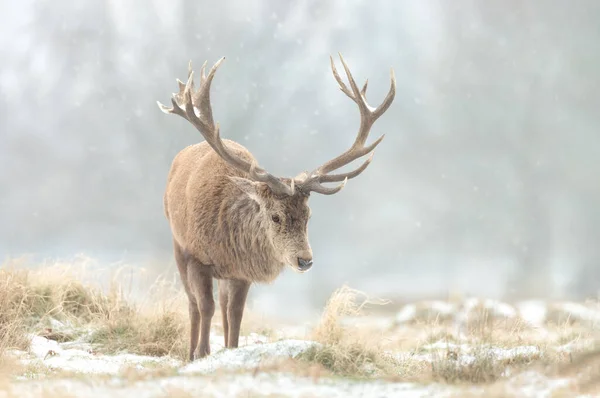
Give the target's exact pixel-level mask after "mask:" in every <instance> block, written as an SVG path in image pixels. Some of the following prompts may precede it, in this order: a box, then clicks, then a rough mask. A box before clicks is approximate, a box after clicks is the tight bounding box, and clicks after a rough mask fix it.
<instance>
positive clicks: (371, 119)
mask: <svg viewBox="0 0 600 398" xmlns="http://www.w3.org/2000/svg"><path fill="white" fill-rule="evenodd" d="M339 56H340V60H341V61H342V65H343V66H344V70H345V71H346V76H348V81H349V82H350V88H351V90H349V89H348V87H347V86H346V84H345V83H344V82H343V81H342V78H341V77H340V75H339V74H338V72H337V70H336V68H335V64H334V63H333V58H331V57H329V58H330V60H331V70H332V72H333V76H334V77H335V80H337V82H338V84H339V86H340V90H342V92H343V93H344V94H346V95H347V96H348V97H349V98H350V99H351V100H352V101H354V102H355V103H356V104H357V105H358V109H359V111H360V128H359V130H358V134H357V136H356V140H354V144H352V146H351V147H350V149H348V150H347V151H346V152H344V153H343V154H341V155H340V156H338V157H336V158H334V159H331V160H330V161H328V162H327V163H324V164H323V165H321V166H320V167H318V168H317V169H315V170H313V171H312V172H310V173H302V174H300V175H299V176H297V177H296V178H295V180H296V187H298V189H301V190H302V191H305V192H310V191H314V192H317V193H321V194H325V195H331V194H334V193H337V192H339V191H340V190H341V189H342V188H344V186H345V185H346V182H347V181H348V180H349V179H352V178H354V177H356V176H358V175H359V174H360V173H362V172H363V171H364V170H365V169H366V168H367V166H369V163H371V160H373V155H374V153H371V156H369V158H368V159H367V160H366V161H365V162H364V163H363V164H362V165H361V166H360V167H358V168H357V169H355V170H353V171H350V172H347V173H340V174H328V173H330V172H332V171H334V170H337V169H339V168H340V167H342V166H345V165H347V164H349V163H350V162H352V161H354V160H356V159H358V158H360V157H362V156H364V155H366V154H368V153H369V152H372V151H373V150H374V149H375V147H376V146H377V145H379V143H380V142H381V140H383V137H384V136H385V134H384V135H382V136H381V137H379V138H378V139H377V140H376V141H375V142H373V143H372V144H371V145H368V146H365V141H366V140H367V137H368V136H369V131H370V130H371V126H372V125H373V123H375V121H376V120H377V119H378V118H379V117H380V116H381V115H383V113H384V112H385V111H386V110H387V109H388V108H389V107H390V105H391V104H392V101H393V100H394V96H395V95H396V78H395V76H394V70H393V69H391V86H390V90H389V92H388V94H387V96H386V97H385V99H384V100H383V102H382V103H381V105H379V106H378V107H377V108H373V107H371V106H370V105H369V104H368V103H367V99H366V97H365V95H366V92H367V84H368V82H369V81H368V80H367V81H366V82H365V85H364V86H363V88H362V89H361V90H359V88H358V86H357V85H356V82H355V81H354V78H353V77H352V74H351V73H350V69H349V68H348V65H346V62H345V61H344V58H343V57H342V54H339ZM340 181H343V182H342V183H341V184H339V185H337V186H335V187H331V188H329V187H325V186H323V185H321V184H322V183H325V182H340Z"/></svg>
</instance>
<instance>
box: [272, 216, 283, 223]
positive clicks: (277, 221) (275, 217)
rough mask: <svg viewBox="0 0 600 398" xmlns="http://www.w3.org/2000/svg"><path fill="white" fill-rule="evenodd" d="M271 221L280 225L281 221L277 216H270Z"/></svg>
mask: <svg viewBox="0 0 600 398" xmlns="http://www.w3.org/2000/svg"><path fill="white" fill-rule="evenodd" d="M271 220H273V222H274V223H277V224H280V223H281V219H280V218H279V216H278V215H277V214H273V215H272V216H271Z"/></svg>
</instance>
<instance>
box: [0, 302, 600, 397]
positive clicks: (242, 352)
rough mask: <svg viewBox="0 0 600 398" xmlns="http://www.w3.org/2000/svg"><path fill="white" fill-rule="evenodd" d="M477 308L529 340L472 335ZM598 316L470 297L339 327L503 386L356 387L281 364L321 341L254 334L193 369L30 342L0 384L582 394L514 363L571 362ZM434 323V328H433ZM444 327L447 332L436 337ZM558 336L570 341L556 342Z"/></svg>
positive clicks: (221, 392)
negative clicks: (489, 376)
mask: <svg viewBox="0 0 600 398" xmlns="http://www.w3.org/2000/svg"><path fill="white" fill-rule="evenodd" d="M482 309H483V310H485V311H484V313H485V314H486V317H488V318H492V319H494V320H496V321H502V320H504V321H507V320H511V321H514V320H517V319H518V320H519V321H520V322H522V323H523V324H524V325H525V326H523V327H527V328H528V329H527V333H525V332H524V334H523V336H525V337H522V336H520V335H518V333H517V332H515V336H516V339H514V340H513V341H512V342H511V343H510V344H509V343H507V342H506V341H504V342H498V343H497V344H496V343H495V342H494V341H485V342H484V341H480V342H476V340H474V339H473V338H469V337H468V334H469V333H470V332H469V327H470V325H471V324H470V322H471V321H473V320H474V319H479V318H480V317H481V314H482V312H481V310H482ZM478 311H479V312H478ZM599 314H600V312H599V311H598V309H597V308H596V307H595V306H593V305H587V304H578V303H543V302H527V303H520V304H517V305H509V304H506V303H500V302H496V301H492V300H471V299H469V300H464V301H461V302H459V303H449V302H442V301H427V302H420V303H414V304H407V305H406V306H405V307H404V308H402V309H401V310H400V311H399V312H398V313H397V314H396V315H395V316H378V317H373V316H371V317H364V318H361V319H353V318H348V319H346V320H345V322H346V323H348V324H352V323H355V324H356V325H361V324H362V325H364V326H367V327H370V328H371V329H373V330H380V331H381V332H382V333H384V334H385V336H396V335H397V336H399V337H398V340H399V341H402V343H401V344H395V345H394V344H391V343H390V345H389V347H387V348H386V350H387V351H389V354H390V355H393V356H394V357H395V358H396V359H397V360H398V361H399V362H402V363H405V364H406V365H407V366H421V367H422V368H423V369H430V368H431V367H432V366H438V364H439V363H440V362H439V360H440V358H444V359H445V362H444V364H445V366H452V367H456V368H461V367H466V368H468V367H469V366H471V367H472V366H475V365H474V364H476V363H477V361H481V356H482V353H483V355H484V356H485V358H486V360H489V361H491V362H490V363H492V362H493V363H495V364H500V363H501V364H505V365H502V366H505V370H504V371H503V375H502V376H503V377H502V378H501V379H500V380H498V381H495V382H494V383H491V384H473V385H469V384H465V383H458V384H449V383H443V382H441V381H439V380H434V379H431V378H429V379H427V378H423V379H422V380H420V381H418V382H405V381H400V382H399V381H390V380H356V379H351V378H342V377H332V376H326V375H325V374H322V373H320V372H319V371H317V370H314V371H311V370H310V369H309V370H307V371H304V372H294V371H291V370H290V369H289V368H286V367H285V366H277V365H278V364H281V363H282V362H285V361H286V360H287V361H290V360H291V359H293V358H294V357H296V356H297V355H298V354H300V353H302V352H304V351H305V350H307V349H309V348H310V347H312V346H314V345H315V344H318V343H315V342H312V341H308V340H305V339H300V338H297V336H293V333H290V335H289V336H285V335H283V334H284V333H279V336H277V338H267V337H266V336H262V335H258V334H250V335H248V336H245V337H244V338H242V339H241V347H240V348H238V349H236V350H224V349H223V348H222V345H221V343H222V340H223V339H222V336H218V335H213V336H212V343H213V345H212V351H213V354H212V355H211V356H210V357H208V358H205V359H203V360H200V361H196V362H194V363H191V364H189V363H183V362H181V361H179V360H176V359H173V358H169V357H149V356H139V355H132V354H127V353H122V354H118V355H105V354H102V353H101V347H95V346H91V345H90V344H88V343H86V342H85V335H84V337H82V338H81V339H80V340H79V341H73V342H68V343H57V342H55V341H52V340H48V339H46V338H44V337H40V336H34V335H32V336H31V348H30V350H29V351H28V352H18V351H14V352H13V355H14V357H15V358H17V361H18V362H19V363H20V364H21V365H22V366H23V369H24V370H23V371H22V372H21V371H20V372H19V374H18V375H17V376H15V377H13V378H12V379H11V380H10V382H8V383H4V385H3V386H2V388H0V397H39V396H44V397H55V396H56V397H64V396H66V397H73V396H76V397H105V396H112V397H132V396H135V397H136V398H146V397H167V396H169V397H188V396H194V397H463V396H468V397H475V396H477V397H479V396H481V397H484V396H490V394H492V393H493V394H496V395H492V396H514V397H559V396H560V397H563V396H569V397H577V396H580V397H583V396H584V395H583V394H580V393H579V392H578V390H579V389H578V388H577V387H576V384H577V378H578V377H579V373H575V374H570V375H562V376H559V375H557V374H551V373H547V372H544V369H542V368H539V367H535V368H532V369H527V370H525V371H523V370H521V371H518V372H515V371H513V367H512V365H513V364H514V363H515V362H523V361H528V360H531V361H534V360H537V359H540V358H544V357H545V356H549V355H550V353H552V355H562V354H564V355H572V354H573V353H575V352H577V350H580V349H583V348H585V347H588V346H589V345H590V344H592V343H593V340H592V337H593V331H594V330H595V324H596V322H597V320H598V319H600V318H599ZM431 319H435V322H434V324H435V325H437V326H435V327H434V326H431V325H432V321H431ZM553 322H556V323H560V322H563V324H564V326H556V327H554V328H553V327H550V326H549V325H550V324H552V323H553ZM423 325H427V326H423ZM561 327H562V328H563V329H560V328H561ZM434 328H436V329H435V330H433V329H434ZM557 328H558V329H557ZM423 329H427V330H425V331H424V330H423ZM440 330H442V331H445V332H446V333H445V334H443V335H440V334H439V332H440ZM556 330H559V332H556ZM560 330H563V331H564V332H565V333H566V336H567V337H564V336H563V337H561V336H557V333H558V334H560ZM583 331H587V332H586V333H588V334H586V335H584V332H583ZM575 332H576V333H575ZM577 333H578V334H577ZM404 340H406V341H404ZM390 341H391V340H390ZM436 361H437V362H436ZM585 396H589V397H591V396H595V395H585ZM598 396H600V395H598Z"/></svg>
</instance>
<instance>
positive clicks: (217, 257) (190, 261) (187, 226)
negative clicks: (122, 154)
mask: <svg viewBox="0 0 600 398" xmlns="http://www.w3.org/2000/svg"><path fill="white" fill-rule="evenodd" d="M330 59H331V69H332V71H333V76H334V77H335V79H336V80H337V82H338V84H339V86H340V89H341V90H342V92H343V93H344V94H346V95H347V96H348V97H350V99H351V100H352V101H354V102H355V103H356V104H357V105H358V109H359V110H360V117H361V120H360V128H359V130H358V134H357V137H356V140H355V141H354V144H353V145H352V146H351V147H350V149H348V150H347V151H346V152H344V153H343V154H341V155H340V156H338V157H336V158H334V159H331V160H330V161H328V162H326V163H324V164H323V165H322V166H320V167H318V168H317V169H315V170H313V171H311V172H310V173H308V172H303V173H301V174H300V175H298V176H296V177H294V178H279V177H276V176H274V175H272V174H270V173H268V172H267V171H266V170H264V169H263V168H261V167H259V165H258V164H257V161H256V159H255V158H254V157H253V156H252V154H251V153H250V152H249V151H248V150H247V149H246V148H244V147H243V146H242V145H240V144H238V143H236V142H234V141H230V140H227V139H221V136H220V135H219V124H218V123H216V124H215V122H214V121H213V114H212V109H211V103H210V86H211V83H212V81H213V78H214V76H215V72H216V71H217V69H218V68H219V65H221V62H222V61H223V60H224V58H221V59H220V60H219V61H218V62H217V63H216V64H215V65H214V66H213V67H212V68H211V70H210V71H209V73H208V76H206V75H205V70H206V62H205V63H204V65H202V70H201V76H200V87H199V88H198V90H195V88H194V80H193V72H192V69H191V62H190V65H189V70H188V80H187V83H186V84H184V83H182V82H181V81H179V80H177V81H178V83H179V93H177V94H173V97H172V99H171V102H172V104H173V106H172V107H171V108H168V107H166V106H164V105H162V104H161V103H160V102H158V106H159V107H160V109H161V110H162V111H163V112H165V113H174V114H176V115H179V116H181V117H183V118H184V119H186V120H187V121H188V122H190V123H191V124H192V125H193V126H194V127H196V128H197V129H198V131H200V133H201V134H202V136H203V137H204V139H205V140H206V142H201V143H198V144H195V145H191V146H189V147H187V148H185V149H183V150H182V151H181V152H179V153H178V154H177V155H176V156H175V158H174V160H173V163H172V166H171V170H170V172H169V176H168V181H167V186H166V192H165V195H164V211H165V215H166V217H167V219H168V221H169V224H170V227H171V231H172V235H173V245H174V251H175V259H176V261H177V267H178V269H179V273H180V276H181V280H182V283H183V286H184V288H185V292H186V293H187V296H188V298H189V314H190V323H191V328H190V351H189V358H190V361H193V360H194V359H197V358H202V357H204V356H206V355H209V354H210V345H209V335H210V325H211V321H212V317H213V315H214V312H215V302H214V298H213V278H214V279H217V281H218V288H219V302H220V306H221V313H222V316H223V329H224V334H225V346H226V347H228V348H235V347H237V346H238V339H239V333H240V323H241V321H242V315H243V312H244V306H245V302H246V296H247V294H248V289H249V288H250V284H251V283H253V282H258V283H261V282H262V283H266V282H271V281H273V280H274V279H275V278H276V277H277V276H278V275H279V273H280V272H281V271H282V270H283V268H284V266H285V265H286V264H288V265H291V267H292V268H293V269H295V270H297V271H299V272H305V271H307V270H308V269H309V268H311V266H312V264H313V259H312V250H311V248H310V244H309V243H308V232H307V228H308V219H309V217H310V209H309V207H308V198H309V195H310V192H316V193H320V194H324V195H331V194H334V193H336V192H339V191H340V190H341V189H342V188H343V187H344V186H345V184H346V182H347V180H349V179H351V178H354V177H356V176H358V175H359V174H360V173H362V172H363V171H364V170H365V169H366V168H367V166H368V165H369V163H370V162H371V160H372V159H373V153H372V151H373V149H375V147H376V146H377V145H378V144H379V143H380V142H381V140H382V139H383V135H382V136H381V137H379V138H378V139H377V140H376V141H374V142H373V143H372V144H370V145H367V146H365V141H366V140H367V137H368V135H369V130H370V129H371V126H372V125H373V123H374V122H375V121H376V120H377V119H378V118H379V117H380V116H381V115H382V114H383V113H384V112H385V111H386V110H387V109H388V108H389V106H390V105H391V103H392V101H393V100H394V96H395V93H396V81H395V78H394V70H393V69H392V70H391V86H390V89H389V92H388V94H387V96H386V98H385V100H384V101H383V103H382V104H381V105H379V106H378V107H377V108H373V107H371V106H370V105H369V104H368V103H367V101H366V98H365V94H366V91H367V83H365V85H364V86H363V87H362V89H360V88H359V87H358V86H357V85H356V83H355V81H354V79H353V78H352V75H351V74H350V70H349V69H348V66H347V65H346V62H345V61H344V59H343V58H342V56H341V55H340V59H341V61H342V65H343V66H344V69H345V72H346V76H347V77H348V81H349V83H350V88H348V86H346V84H345V83H344V82H343V81H342V79H341V78H340V76H339V74H338V73H337V70H336V68H335V65H334V62H333V58H331V57H330ZM367 82H368V81H367ZM369 153H371V155H370V157H369V158H368V159H367V160H366V161H365V162H364V163H362V165H361V166H360V167H358V168H357V169H355V170H353V171H350V172H346V173H338V174H331V172H333V171H335V170H337V169H339V168H341V167H343V166H345V165H347V164H349V163H350V162H352V161H354V160H356V159H358V158H360V157H362V156H364V155H366V154H369ZM332 182H338V183H339V182H341V184H339V185H337V186H334V187H327V186H324V185H322V184H323V183H332ZM198 335H200V336H198ZM198 337H199V338H200V344H198Z"/></svg>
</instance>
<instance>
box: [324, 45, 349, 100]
mask: <svg viewBox="0 0 600 398" xmlns="http://www.w3.org/2000/svg"><path fill="white" fill-rule="evenodd" d="M329 60H330V62H331V71H332V72H333V77H335V80H336V81H337V82H338V84H339V86H340V90H342V92H343V93H344V94H346V95H347V96H348V97H350V98H351V99H352V100H354V96H353V95H352V93H351V92H350V90H348V87H347V86H346V83H344V81H343V80H342V78H341V77H340V75H339V73H338V71H337V69H336V67H335V63H334V62H333V57H332V56H331V55H330V56H329Z"/></svg>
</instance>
